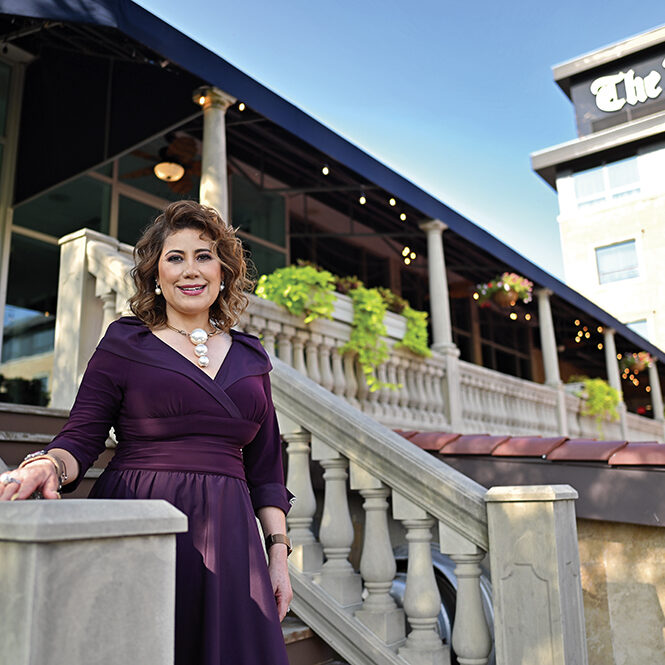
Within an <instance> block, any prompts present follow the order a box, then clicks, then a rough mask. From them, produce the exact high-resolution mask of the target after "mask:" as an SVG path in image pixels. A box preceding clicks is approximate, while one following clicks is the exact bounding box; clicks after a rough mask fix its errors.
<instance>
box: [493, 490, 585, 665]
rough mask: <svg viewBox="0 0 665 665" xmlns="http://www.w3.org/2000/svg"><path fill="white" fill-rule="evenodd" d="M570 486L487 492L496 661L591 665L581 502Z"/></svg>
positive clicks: (525, 664)
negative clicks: (578, 518) (578, 504)
mask: <svg viewBox="0 0 665 665" xmlns="http://www.w3.org/2000/svg"><path fill="white" fill-rule="evenodd" d="M575 499H577V492H576V491H575V490H574V489H573V488H572V487H570V486H568V485H543V486H524V487H493V488H492V489H490V490H489V491H488V492H487V494H486V495H485V501H486V502H487V523H488V532H489V543H490V547H489V552H490V565H491V569H492V594H493V601H494V638H495V653H496V663H497V665H530V664H531V663H538V664H539V665H587V663H588V659H587V648H586V631H585V625H584V606H583V603H582V585H581V583H580V560H579V552H578V548H577V527H576V524H575V504H574V501H575Z"/></svg>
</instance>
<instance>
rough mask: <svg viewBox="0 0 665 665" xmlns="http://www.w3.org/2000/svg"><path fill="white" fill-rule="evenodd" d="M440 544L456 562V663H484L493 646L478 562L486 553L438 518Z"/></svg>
mask: <svg viewBox="0 0 665 665" xmlns="http://www.w3.org/2000/svg"><path fill="white" fill-rule="evenodd" d="M439 546H440V547H441V551H442V552H444V553H445V554H448V555H449V556H450V558H451V559H452V560H453V561H454V562H455V564H457V566H456V568H455V576H456V577H457V601H456V606H455V625H454V626H453V635H452V642H453V644H452V646H453V649H454V650H455V653H456V654H457V662H458V663H459V665H486V663H487V660H488V658H489V655H490V651H491V649H492V636H491V634H490V630H489V628H488V626H487V619H486V617H485V610H484V609H483V597H482V591H481V588H480V574H481V572H482V570H481V568H480V566H479V564H480V562H481V561H482V560H483V558H484V557H485V553H484V552H483V551H482V550H481V549H480V548H479V547H478V546H477V545H475V544H474V543H472V542H469V541H468V540H467V539H466V538H464V537H463V536H461V535H459V534H458V533H457V532H456V531H453V530H452V529H451V528H450V527H448V526H447V525H446V524H444V523H443V522H439Z"/></svg>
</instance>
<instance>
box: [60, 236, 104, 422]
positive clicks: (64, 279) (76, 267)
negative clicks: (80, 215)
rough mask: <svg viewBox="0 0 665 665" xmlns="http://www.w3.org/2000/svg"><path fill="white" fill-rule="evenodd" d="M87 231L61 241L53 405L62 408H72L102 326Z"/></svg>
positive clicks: (100, 304) (101, 314)
mask: <svg viewBox="0 0 665 665" xmlns="http://www.w3.org/2000/svg"><path fill="white" fill-rule="evenodd" d="M88 235H89V231H88V229H82V230H80V231H76V233H70V234H69V235H67V236H64V237H63V238H61V239H60V241H59V244H60V275H59V281H58V305H57V307H58V316H57V318H56V322H55V346H54V352H53V382H52V390H51V394H52V398H51V406H52V407H54V408H59V409H69V408H71V406H72V404H73V403H74V398H75V397H76V391H77V390H78V387H79V383H80V382H81V378H82V377H83V372H84V371H85V367H86V365H87V363H88V360H90V356H91V355H92V352H93V350H94V348H95V346H96V345H97V342H99V334H100V331H101V328H102V317H103V312H102V303H101V301H100V300H98V299H97V298H96V297H95V279H94V277H93V276H92V275H91V274H90V271H89V270H88V258H87V244H88ZM113 242H115V243H116V244H117V241H113ZM65 313H66V314H65Z"/></svg>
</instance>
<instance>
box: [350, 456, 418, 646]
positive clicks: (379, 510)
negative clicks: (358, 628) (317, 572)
mask: <svg viewBox="0 0 665 665" xmlns="http://www.w3.org/2000/svg"><path fill="white" fill-rule="evenodd" d="M350 472H351V473H350V475H351V478H350V481H351V482H350V485H351V489H353V490H360V495H361V496H362V497H363V499H365V502H364V503H363V509H364V511H365V529H364V539H363V553H362V557H361V559H360V573H361V575H362V578H363V580H364V582H365V588H366V589H367V598H365V600H364V602H363V605H362V608H361V609H359V610H357V611H356V613H355V616H356V618H357V619H358V620H359V621H360V622H361V623H363V624H365V626H367V627H368V628H369V629H370V630H371V631H372V632H373V633H374V634H375V635H377V636H378V637H379V638H380V639H381V640H382V641H383V642H384V643H385V644H387V645H389V646H391V647H395V646H397V645H400V644H401V643H402V642H403V641H404V636H405V623H404V610H402V609H399V608H398V607H397V605H396V604H395V601H394V600H393V598H392V596H391V595H390V589H391V587H392V583H393V578H394V577H395V573H396V571H397V566H396V565H395V557H394V555H393V550H392V546H391V544H390V532H389V529H388V501H387V498H388V496H389V495H390V490H389V489H388V488H387V487H386V486H385V485H384V484H383V483H382V482H381V481H379V480H377V479H376V478H374V477H373V476H372V475H371V474H369V473H368V472H367V471H365V470H364V469H363V468H361V467H359V466H358V465H357V464H354V463H351V465H350Z"/></svg>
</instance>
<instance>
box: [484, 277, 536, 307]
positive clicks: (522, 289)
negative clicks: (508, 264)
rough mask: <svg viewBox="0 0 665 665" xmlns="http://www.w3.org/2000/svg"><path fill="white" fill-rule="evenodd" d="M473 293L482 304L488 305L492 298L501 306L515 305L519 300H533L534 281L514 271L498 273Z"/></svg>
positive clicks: (527, 301) (526, 301)
mask: <svg viewBox="0 0 665 665" xmlns="http://www.w3.org/2000/svg"><path fill="white" fill-rule="evenodd" d="M476 288H477V291H476V292H475V293H474V294H473V298H474V300H477V301H478V304H480V305H487V303H488V302H489V301H490V300H493V301H494V302H496V304H497V305H499V307H513V306H514V305H515V303H516V302H517V301H518V300H521V301H522V302H523V303H529V302H531V297H532V293H533V282H530V281H529V280H528V279H526V277H522V276H521V275H518V274H517V273H514V272H504V273H503V274H502V275H497V277H495V278H494V279H493V280H492V281H491V282H487V283H485V284H478V286H477V287H476Z"/></svg>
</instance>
